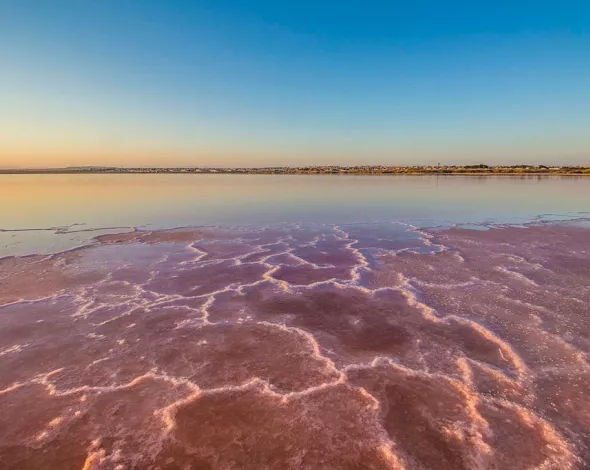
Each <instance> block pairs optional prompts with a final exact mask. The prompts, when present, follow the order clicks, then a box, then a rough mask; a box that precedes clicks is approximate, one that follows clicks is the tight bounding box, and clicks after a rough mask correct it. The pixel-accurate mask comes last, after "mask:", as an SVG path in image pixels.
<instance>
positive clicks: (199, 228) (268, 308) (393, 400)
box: [0, 175, 590, 470]
mask: <svg viewBox="0 0 590 470" xmlns="http://www.w3.org/2000/svg"><path fill="white" fill-rule="evenodd" d="M0 183H2V184H1V186H0V188H1V189H0V191H1V193H0V195H1V197H2V200H3V201H9V203H8V204H5V205H3V206H5V207H6V210H3V211H2V212H1V213H0V214H1V215H0V217H1V219H0V227H1V228H3V229H4V230H5V231H4V232H2V237H3V239H2V240H3V245H4V247H3V250H4V251H3V255H4V256H5V257H4V258H3V259H0V404H1V410H2V412H1V413H0V468H11V469H12V468H14V469H39V468H48V469H54V468H55V469H82V468H84V469H86V470H88V469H117V470H123V469H132V468H154V469H156V468H159V469H188V468H192V469H256V470H258V469H275V468H277V469H358V468H364V469H404V468H405V469H508V468H516V469H527V468H528V469H533V468H534V469H540V468H542V469H575V468H579V469H582V468H587V465H588V462H589V461H590V436H589V435H588V429H590V399H589V398H590V362H589V357H588V354H589V352H590V309H589V305H590V228H588V215H589V214H588V211H589V210H590V207H589V205H590V204H589V201H590V179H583V178H581V179H580V178H578V179H574V178H524V179H521V178H505V177H502V178H469V177H446V178H436V177H405V178H403V177H402V178H400V177H388V176H383V177H371V176H361V177H350V176H317V177H315V176H285V177H283V176H233V175H228V176H222V175H209V176H194V175H187V176H160V175H156V176H146V175H139V176H129V175H116V176H66V177H63V176H43V177H32V176H27V177H3V178H2V179H1V180H0ZM175 227H184V228H176V229H175ZM25 229H27V230H25ZM31 229H32V230H31ZM23 230H25V231H23ZM82 245H84V247H82V248H77V247H80V246H82ZM59 250H67V251H61V252H59V253H55V252H56V251H59ZM33 253H54V254H50V255H47V254H36V255H35V254H33ZM22 254H27V255H29V256H14V255H22Z"/></svg>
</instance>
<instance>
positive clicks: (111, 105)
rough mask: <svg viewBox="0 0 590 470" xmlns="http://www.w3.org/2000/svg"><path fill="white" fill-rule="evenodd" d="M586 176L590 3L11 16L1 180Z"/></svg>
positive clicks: (198, 4) (2, 60) (3, 25)
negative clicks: (191, 170)
mask: <svg viewBox="0 0 590 470" xmlns="http://www.w3.org/2000/svg"><path fill="white" fill-rule="evenodd" d="M438 162H440V163H441V164H471V163H487V164H521V163H527V164H535V163H536V164H557V165H559V164H563V165H566V164H568V165H569V164H574V165H575V164H578V165H590V2H589V1H588V0H562V1H559V2H556V1H549V0H538V1H535V2H531V1H528V0H527V1H522V0H512V1H505V0H497V1H473V0H464V1H456V0H447V1H444V0H413V1H408V0H404V1H403V2H402V1H397V0H391V1H388V2H385V1H373V0H364V1H346V0H340V1H333V0H322V1H318V0H298V1H291V0H282V1H277V0H248V1H246V0H235V1H228V0H184V1H183V0H159V1H157V0H54V1H51V2H50V1H47V0H0V167H3V168H10V167H60V166H87V165H93V166H95V165H96V166H102V165H107V166H125V167H133V166H281V165H310V164H326V165H329V164H342V165H364V164H391V165H412V164H416V165H419V164H435V163H438Z"/></svg>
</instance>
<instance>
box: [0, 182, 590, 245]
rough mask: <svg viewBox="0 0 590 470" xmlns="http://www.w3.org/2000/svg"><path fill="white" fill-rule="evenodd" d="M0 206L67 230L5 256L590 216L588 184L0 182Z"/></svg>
mask: <svg viewBox="0 0 590 470" xmlns="http://www.w3.org/2000/svg"><path fill="white" fill-rule="evenodd" d="M0 201H1V202H2V204H1V205H2V208H1V210H0V229H4V230H14V229H18V230H22V229H47V228H50V229H51V228H61V230H56V229H53V230H43V231H39V230H37V231H26V232H23V231H20V232H15V231H9V232H0V256H6V255H11V254H27V253H37V252H54V251H58V250H63V249H67V248H71V247H73V246H79V245H80V244H83V243H85V242H87V241H88V240H89V239H90V238H91V237H92V236H93V235H97V234H100V233H104V231H102V232H101V231H98V232H95V233H88V232H87V231H88V230H95V229H104V228H110V227H115V231H120V230H121V227H123V228H130V227H147V228H173V227H180V226H202V225H228V224H268V223H277V222H319V223H339V224H341V223H358V222H376V221H399V220H403V221H412V222H414V223H416V224H418V225H427V226H429V225H436V224H440V223H449V222H450V223H458V222H478V223H481V222H486V221H513V222H514V221H519V220H523V219H527V220H528V219H531V218H534V217H537V216H539V215H548V214H558V215H559V216H560V217H561V216H565V217H570V216H577V215H579V214H576V213H577V212H584V211H587V212H588V211H590V203H589V202H588V201H590V178H584V177H505V176H504V177H468V176H450V177H449V176H447V177H437V176H408V177H403V176H401V177H396V176H345V175H341V176H340V175H330V176H328V175H317V176H312V175H296V176H277V175H66V176H64V175H39V176H28V175H27V176H20V175H18V176H17V175H0ZM56 232H57V234H56ZM72 232H74V233H72Z"/></svg>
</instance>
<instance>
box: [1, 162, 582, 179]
mask: <svg viewBox="0 0 590 470" xmlns="http://www.w3.org/2000/svg"><path fill="white" fill-rule="evenodd" d="M89 173H92V174H94V173H98V174H105V173H107V174H128V173H131V174H137V173H139V174H145V173H187V174H254V175H300V174H301V175H305V174H351V175H589V176H590V166H545V165H512V166H489V165H484V164H478V165H432V166H388V165H361V166H339V165H328V166H297V167H292V166H280V167H254V168H250V167H238V168H214V167H170V168H158V167H154V168H144V167H137V168H119V167H100V166H87V167H68V168H45V169H39V168H36V169H33V168H30V169H26V168H23V169H0V174H89Z"/></svg>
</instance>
